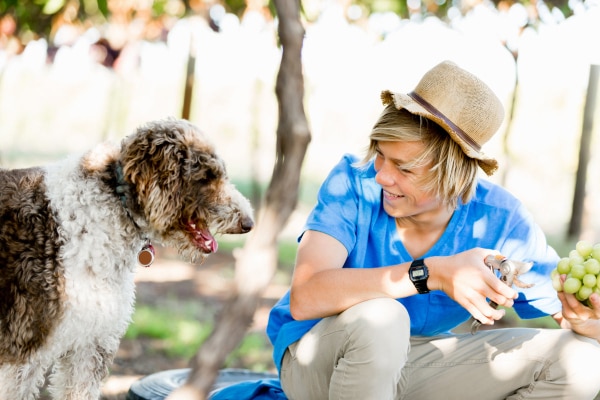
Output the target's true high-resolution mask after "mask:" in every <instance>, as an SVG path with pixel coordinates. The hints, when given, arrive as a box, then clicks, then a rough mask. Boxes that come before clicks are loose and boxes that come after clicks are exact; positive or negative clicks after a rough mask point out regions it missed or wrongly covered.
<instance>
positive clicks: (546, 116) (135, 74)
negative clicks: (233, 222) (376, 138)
mask: <svg viewBox="0 0 600 400" xmlns="http://www.w3.org/2000/svg"><path fill="white" fill-rule="evenodd" d="M301 5H302V19H303V22H304V26H305V30H306V35H305V41H304V47H303V54H302V63H303V71H304V78H305V90H306V92H305V99H304V100H305V103H304V104H305V109H306V113H307V118H308V121H309V124H310V129H311V133H312V142H311V144H310V145H309V148H308V152H307V154H306V158H305V161H304V166H303V170H302V182H301V188H300V190H301V192H300V193H301V194H300V197H301V198H300V202H299V204H298V207H297V210H296V212H295V213H294V214H293V216H292V218H291V219H290V220H289V223H288V226H287V227H286V229H285V231H284V232H282V235H281V244H280V255H281V260H280V264H281V268H280V269H279V271H278V272H277V274H276V276H275V278H274V280H273V284H272V285H271V287H270V288H269V289H268V290H267V291H266V293H265V296H264V304H263V306H264V307H262V308H261V309H260V310H259V311H258V312H257V316H256V318H255V325H254V326H253V328H252V330H251V331H250V332H249V333H248V335H247V340H246V341H245V342H244V343H242V345H241V347H240V349H239V350H238V351H237V352H236V353H235V354H233V355H232V357H231V360H230V361H229V365H230V366H237V367H244V368H251V369H255V370H269V369H271V368H272V361H271V360H270V348H269V344H268V342H267V341H266V339H265V337H264V324H265V322H266V317H267V313H268V309H269V308H270V306H271V305H272V304H273V302H274V301H276V299H277V298H278V297H279V296H280V295H281V294H282V293H283V292H284V291H285V289H286V285H287V283H288V282H289V273H290V271H291V266H292V265H293V260H294V252H295V237H296V235H297V234H298V233H299V229H300V227H301V225H302V223H303V221H304V218H305V216H306V213H307V212H308V210H310V208H311V207H312V205H313V204H314V200H315V194H316V190H317V189H318V187H319V184H320V182H321V181H322V180H323V178H324V177H325V175H326V174H327V173H328V171H329V169H330V168H331V167H332V166H333V165H334V164H335V163H337V161H338V160H339V159H340V157H341V156H342V155H343V154H344V153H347V152H352V153H361V152H362V151H363V150H364V149H365V147H366V146H367V144H368V140H367V137H368V134H369V130H370V128H371V126H372V124H373V123H374V122H375V119H376V118H377V116H378V114H379V112H380V111H381V109H382V105H381V102H380V97H379V95H380V92H381V91H382V90H385V89H390V90H394V91H405V92H408V91H410V90H412V89H413V88H414V86H415V85H416V84H417V82H418V80H419V79H420V77H421V76H422V74H423V73H424V72H425V71H426V70H428V69H429V68H431V67H433V66H434V65H435V64H437V63H438V62H440V61H442V60H445V59H450V60H453V61H455V62H456V63H458V64H459V65H460V66H462V67H463V68H465V69H467V70H470V71H471V72H473V73H475V74H476V75H478V76H479V77H481V78H482V79H483V80H484V81H485V82H487V83H488V84H489V86H490V87H491V88H492V89H493V90H494V91H495V92H496V93H497V94H498V96H499V97H500V99H502V101H503V102H504V104H505V109H506V118H505V122H504V124H503V126H502V127H501V129H500V131H499V132H498V134H497V135H496V136H495V137H494V138H493V139H492V140H491V141H490V142H489V143H488V144H487V145H486V146H485V147H484V150H485V152H486V153H488V154H489V155H492V156H494V157H496V158H497V159H498V160H499V161H500V169H499V171H498V172H497V173H496V174H495V175H494V176H492V177H491V180H493V181H496V182H498V183H501V184H502V185H504V186H505V187H507V188H508V189H509V190H510V191H512V192H513V193H514V194H515V195H516V196H517V197H519V198H520V199H521V200H522V201H523V202H524V203H525V205H526V206H527V207H528V208H529V209H530V210H531V212H532V213H533V214H534V217H535V219H536V220H537V222H538V223H539V225H540V226H541V227H542V229H543V230H544V231H545V232H546V234H547V235H548V237H549V240H550V242H551V243H552V245H553V246H555V247H556V249H557V250H558V251H559V253H561V254H565V255H566V253H568V251H569V250H570V249H571V248H573V246H574V243H575V241H576V240H579V239H587V240H589V241H592V242H600V157H599V154H600V143H599V141H600V139H599V138H598V133H597V131H598V127H597V125H598V120H599V119H600V115H599V113H600V111H599V107H597V106H595V104H596V101H597V97H598V96H597V93H596V92H593V91H592V92H590V87H591V86H590V84H589V83H590V77H591V76H592V73H591V72H592V71H593V70H594V66H598V65H600V46H599V45H598V38H600V7H599V5H600V1H599V0H585V1H582V0H546V1H542V0H531V1H514V0H493V1H484V0H304V1H302V3H301ZM277 23H278V21H277V16H276V15H274V7H273V5H272V4H271V3H270V2H269V1H268V0H227V1H219V0H30V1H17V0H0V166H1V167H4V168H9V167H10V168H12V167H24V166H31V165H36V164H41V163H47V162H52V161H54V160H58V159H61V158H63V157H65V156H66V155H67V154H69V153H73V152H83V151H85V150H87V149H89V148H90V147H92V146H93V145H94V144H95V143H97V142H100V141H104V140H111V141H119V140H120V139H121V138H123V137H124V136H125V135H127V134H129V133H131V132H133V130H134V129H135V128H136V127H137V126H139V125H141V124H143V123H145V122H147V121H149V120H154V119H160V118H165V117H169V116H175V117H184V118H187V119H189V120H191V121H192V122H193V123H195V124H197V125H198V126H200V127H201V129H203V130H204V131H205V132H206V133H207V134H208V135H209V136H210V137H211V138H212V140H213V142H214V143H215V145H216V147H217V151H218V152H219V153H220V155H221V156H222V157H223V159H224V160H225V162H226V164H227V167H228V171H229V174H230V176H231V178H232V180H233V181H234V182H235V183H236V185H237V186H238V187H239V188H240V189H241V190H242V191H243V192H244V193H245V194H246V195H248V197H250V198H251V199H252V202H253V204H254V206H255V207H256V208H259V207H260V201H261V196H262V193H263V191H264V189H265V187H266V186H267V185H268V183H269V180H270V177H271V172H272V168H273V163H274V159H275V139H276V135H275V132H276V127H277V123H278V117H279V116H278V105H277V99H276V97H275V92H274V87H275V78H276V74H277V72H278V69H279V62H280V56H281V48H280V47H279V43H278V36H277ZM590 104H591V105H594V107H590ZM586 105H587V109H586ZM586 112H587V113H586ZM584 116H586V117H587V123H584V121H585V120H584ZM594 120H595V122H596V124H594V123H593V122H594ZM585 127H587V141H585V149H584V150H585V153H587V156H586V157H583V158H584V161H585V163H584V166H583V168H584V170H585V172H587V179H586V182H587V183H586V185H585V186H584V188H583V196H582V197H580V201H581V209H580V218H579V221H580V227H579V229H577V230H576V231H575V232H570V231H569V227H570V223H571V222H572V217H573V206H574V196H575V186H576V179H577V175H578V174H577V172H578V168H579V170H580V173H581V167H578V165H579V160H580V158H581V157H582V156H581V151H580V150H581V140H582V137H583V134H582V133H583V132H586V129H585ZM0 190H1V188H0ZM238 246H240V243H239V242H235V241H234V240H233V239H230V238H227V237H225V238H222V243H221V247H220V250H219V253H218V254H217V255H215V256H214V257H212V258H211V259H209V260H210V261H207V263H206V264H205V265H202V266H189V265H184V264H181V263H180V262H179V261H178V259H177V256H176V254H173V253H172V252H171V251H170V250H169V249H162V248H159V249H158V251H159V257H158V260H159V262H157V263H156V264H155V265H153V267H152V268H150V269H146V270H142V271H140V273H139V276H138V278H137V279H138V311H136V316H135V319H134V323H133V324H132V327H131V328H130V331H129V332H128V336H127V337H126V339H125V340H124V342H123V345H122V349H121V351H120V353H119V355H118V357H117V360H116V362H115V365H114V366H113V368H112V375H113V377H115V378H116V377H118V376H129V377H130V378H131V377H134V376H139V375H143V374H148V373H152V372H156V371H159V370H161V369H167V368H172V367H182V366H185V365H187V360H188V359H189V357H190V356H191V355H192V354H194V353H195V351H196V349H197V346H198V345H199V344H200V343H201V340H202V338H203V337H205V336H206V334H207V333H208V332H209V331H210V321H211V318H212V317H213V316H214V313H215V311H216V310H218V308H219V305H220V304H221V300H222V299H223V298H224V297H225V296H226V294H227V288H228V285H229V280H230V279H229V278H231V276H232V274H233V267H232V266H233V257H232V255H231V252H232V250H233V249H234V248H235V247H238ZM508 319H509V322H510V316H509V318H508ZM167 321H168V322H167ZM153 356H155V358H152V357H153ZM113 382H114V381H113ZM128 382H129V381H128ZM109 386H110V385H107V388H108V387H109ZM107 390H108V389H107ZM119 390H121V391H122V389H116V392H119ZM107 396H108V394H107ZM107 398H108V397H107Z"/></svg>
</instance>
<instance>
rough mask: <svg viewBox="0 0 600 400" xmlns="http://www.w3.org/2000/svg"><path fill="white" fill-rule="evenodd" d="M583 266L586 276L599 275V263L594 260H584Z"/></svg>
mask: <svg viewBox="0 0 600 400" xmlns="http://www.w3.org/2000/svg"><path fill="white" fill-rule="evenodd" d="M583 266H584V267H585V272H587V273H588V274H594V275H598V274H600V261H598V260H596V259H595V258H590V259H587V260H585V261H584V262H583Z"/></svg>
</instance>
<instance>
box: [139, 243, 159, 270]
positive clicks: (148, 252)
mask: <svg viewBox="0 0 600 400" xmlns="http://www.w3.org/2000/svg"><path fill="white" fill-rule="evenodd" d="M155 254H156V252H155V251H154V246H152V243H150V242H148V243H146V244H145V245H144V247H142V249H141V250H140V251H139V252H138V263H140V265H141V266H142V267H146V268H147V267H149V266H151V265H152V263H153V262H154V256H155Z"/></svg>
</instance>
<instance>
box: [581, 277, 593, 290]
mask: <svg viewBox="0 0 600 400" xmlns="http://www.w3.org/2000/svg"><path fill="white" fill-rule="evenodd" d="M581 282H582V283H583V286H587V287H589V288H593V287H594V286H596V275H593V274H585V275H584V276H583V279H582V280H581Z"/></svg>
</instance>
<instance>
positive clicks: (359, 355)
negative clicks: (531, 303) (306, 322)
mask: <svg viewBox="0 0 600 400" xmlns="http://www.w3.org/2000/svg"><path fill="white" fill-rule="evenodd" d="M599 362H600V345H599V344H598V342H596V341H594V340H591V339H588V338H584V337H582V336H579V335H577V334H574V333H573V332H571V331H570V330H565V329H531V328H510V329H497V330H487V331H480V332H478V333H476V334H475V335H471V334H470V333H467V334H461V335H443V336H435V337H410V332H409V317H408V313H407V311H406V309H405V308H404V306H402V305H401V304H400V303H399V302H397V301H395V300H392V299H375V300H370V301H366V302H363V303H360V304H357V305H356V306H354V307H351V308H349V309H348V310H346V311H345V312H343V313H341V314H339V315H337V316H333V317H329V318H325V319H323V320H322V321H320V322H319V323H318V324H317V325H315V326H314V327H313V328H312V329H311V330H310V331H309V332H307V333H306V334H305V335H304V336H303V337H302V339H300V340H299V341H298V342H296V343H294V344H292V345H291V346H289V347H288V350H287V351H286V353H285V355H284V358H283V363H282V367H281V374H280V375H281V384H282V387H283V389H284V391H285V393H286V395H287V396H288V397H289V398H290V399H292V400H293V399H297V400H318V399H356V400H368V399H373V400H386V399H402V400H405V399H406V400H409V399H410V400H436V399H442V400H455V399H456V400H469V399H473V400H475V399H477V400H495V399H543V400H549V399H568V400H578V399H582V400H583V399H585V400H591V399H593V398H594V397H595V396H596V394H597V393H598V391H599V390H600V367H599V366H598V364H599Z"/></svg>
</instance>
